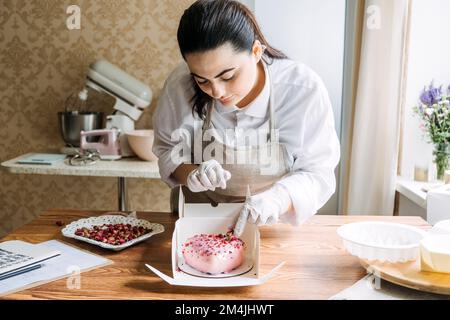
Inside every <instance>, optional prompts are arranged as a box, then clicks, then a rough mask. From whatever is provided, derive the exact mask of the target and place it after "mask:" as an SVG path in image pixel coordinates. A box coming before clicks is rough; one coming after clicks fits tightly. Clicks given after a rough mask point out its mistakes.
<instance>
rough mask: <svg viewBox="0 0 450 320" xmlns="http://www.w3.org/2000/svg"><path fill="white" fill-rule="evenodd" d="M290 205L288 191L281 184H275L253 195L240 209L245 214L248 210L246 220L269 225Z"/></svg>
mask: <svg viewBox="0 0 450 320" xmlns="http://www.w3.org/2000/svg"><path fill="white" fill-rule="evenodd" d="M291 206H292V200H291V197H290V196H289V193H288V191H287V190H286V188H285V187H284V186H282V185H279V184H275V185H274V186H273V187H272V188H270V189H269V190H266V191H264V192H261V193H259V194H256V195H253V196H251V197H250V199H249V200H248V201H247V203H246V205H245V206H244V207H243V209H242V211H241V215H245V214H246V213H245V211H246V210H248V220H249V221H250V222H252V223H255V224H257V225H258V226H260V225H271V224H275V223H277V222H278V220H279V218H280V216H281V215H282V214H285V213H286V212H287V211H288V210H289V209H290V208H291Z"/></svg>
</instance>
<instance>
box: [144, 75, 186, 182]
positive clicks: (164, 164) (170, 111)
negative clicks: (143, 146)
mask: <svg viewBox="0 0 450 320" xmlns="http://www.w3.org/2000/svg"><path fill="white" fill-rule="evenodd" d="M167 87H168V86H167V83H166V84H165V86H164V88H163V90H162V93H161V96H160V98H159V101H158V105H157V107H156V110H155V113H154V115H153V118H152V122H153V130H154V142H153V148H152V151H153V153H154V154H155V155H156V156H157V157H158V166H159V173H160V175H161V179H162V180H163V181H164V182H165V183H166V184H167V185H168V186H169V187H170V188H174V187H176V186H178V185H180V183H178V181H176V180H175V179H173V178H172V177H171V175H172V173H173V172H174V171H175V169H176V168H177V167H178V166H179V165H180V164H182V163H183V161H182V159H180V158H177V157H174V156H173V155H172V151H173V148H174V147H175V146H176V145H177V144H179V143H186V142H185V141H182V139H181V138H180V139H174V137H173V132H174V131H175V130H176V129H179V128H181V123H180V118H179V113H178V114H177V112H176V111H175V108H174V105H173V103H172V101H171V99H170V95H169V94H168V88H167Z"/></svg>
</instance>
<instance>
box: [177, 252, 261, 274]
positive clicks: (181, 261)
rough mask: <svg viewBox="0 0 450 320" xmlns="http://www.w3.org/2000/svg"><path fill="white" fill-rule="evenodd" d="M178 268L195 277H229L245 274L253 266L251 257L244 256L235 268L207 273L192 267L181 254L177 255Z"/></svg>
mask: <svg viewBox="0 0 450 320" xmlns="http://www.w3.org/2000/svg"><path fill="white" fill-rule="evenodd" d="M178 268H180V270H181V271H183V272H185V273H187V274H189V275H191V276H195V277H201V278H230V277H237V276H240V275H243V274H246V273H247V272H249V271H250V270H252V268H253V259H251V257H249V256H246V257H245V259H244V261H243V262H242V264H241V265H240V266H239V267H237V268H236V269H233V270H231V271H230V272H227V273H219V274H208V273H205V272H201V271H198V270H197V269H194V268H192V267H191V266H190V265H188V264H187V263H186V262H185V261H184V257H183V256H182V255H181V256H179V257H178Z"/></svg>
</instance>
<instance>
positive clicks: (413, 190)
mask: <svg viewBox="0 0 450 320" xmlns="http://www.w3.org/2000/svg"><path fill="white" fill-rule="evenodd" d="M442 185H443V182H439V181H438V182H421V181H415V180H411V179H407V178H402V177H397V185H396V190H397V191H398V192H399V193H400V194H402V195H403V196H405V197H407V198H408V199H409V200H411V201H412V202H414V203H415V204H417V205H418V206H420V207H422V208H424V209H426V208H427V192H426V191H425V190H429V189H430V188H433V187H439V186H442Z"/></svg>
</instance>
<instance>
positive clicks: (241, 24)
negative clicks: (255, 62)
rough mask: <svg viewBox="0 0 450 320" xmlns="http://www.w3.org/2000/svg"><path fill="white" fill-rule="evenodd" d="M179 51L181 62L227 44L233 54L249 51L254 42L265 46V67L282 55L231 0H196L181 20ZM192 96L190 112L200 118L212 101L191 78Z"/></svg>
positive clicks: (246, 12) (249, 15)
mask: <svg viewBox="0 0 450 320" xmlns="http://www.w3.org/2000/svg"><path fill="white" fill-rule="evenodd" d="M177 39H178V45H179V47H180V52H181V55H182V56H183V58H184V59H185V57H186V55H187V54H189V53H195V52H203V51H207V50H212V49H216V48H218V47H220V46H221V45H224V44H226V43H230V44H231V45H232V46H233V48H234V49H235V50H236V51H237V52H242V51H248V52H251V50H252V48H253V44H254V42H255V40H259V41H260V42H261V44H262V45H263V46H264V47H265V51H264V53H263V57H262V59H264V61H265V62H266V63H268V64H271V63H272V62H273V59H285V58H287V57H286V55H285V54H284V53H283V52H281V51H280V50H277V49H275V48H274V47H272V46H271V45H270V44H269V43H268V42H267V40H266V38H265V37H264V35H263V33H262V32H261V28H260V27H259V25H258V23H257V21H256V18H255V16H254V15H253V13H252V12H251V11H250V10H249V9H248V8H247V7H246V6H245V5H243V4H242V3H239V2H237V1H234V0H197V1H196V2H194V3H193V4H192V5H191V6H190V7H189V8H188V9H187V10H185V11H184V14H183V16H182V17H181V20H180V24H179V26H178V32H177ZM192 83H193V86H194V89H195V94H194V96H193V97H192V102H193V106H192V113H193V114H194V112H195V113H197V115H198V116H199V117H200V119H204V118H205V116H206V111H207V109H208V108H211V107H212V103H213V98H211V97H210V96H209V95H207V94H206V93H205V92H203V91H202V90H201V89H200V87H199V86H198V84H197V83H196V82H195V80H194V78H192Z"/></svg>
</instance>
